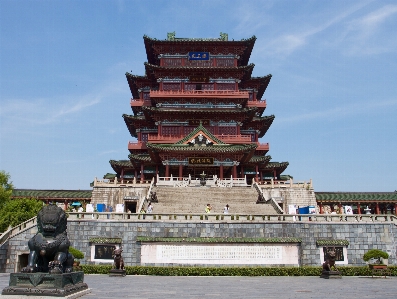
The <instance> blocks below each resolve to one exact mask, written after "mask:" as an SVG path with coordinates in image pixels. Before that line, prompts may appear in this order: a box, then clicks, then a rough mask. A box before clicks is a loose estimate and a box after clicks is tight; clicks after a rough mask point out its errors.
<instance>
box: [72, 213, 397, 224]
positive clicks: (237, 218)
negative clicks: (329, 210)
mask: <svg viewBox="0 0 397 299" xmlns="http://www.w3.org/2000/svg"><path fill="white" fill-rule="evenodd" d="M68 214H69V218H68V221H74V220H82V219H84V221H101V220H104V221H109V220H112V221H159V222H168V221H171V222H197V221H206V222H207V221H209V222H260V223H263V222H307V223H313V222H315V223H321V222H323V223H330V222H334V223H367V222H368V223H373V222H378V223H379V222H382V223H384V222H388V223H392V224H395V225H397V216H394V215H389V214H382V215H357V214H356V215H345V214H298V215H294V214H282V215H280V214H278V215H277V214H274V215H253V214H252V215H243V214H215V213H209V214H205V213H199V214H186V213H172V214H171V213H167V214H140V213H109V212H95V213H78V212H71V213H68Z"/></svg>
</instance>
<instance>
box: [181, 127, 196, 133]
mask: <svg viewBox="0 0 397 299" xmlns="http://www.w3.org/2000/svg"><path fill="white" fill-rule="evenodd" d="M193 130H194V127H183V134H184V135H188V134H190V133H191V132H192V131H193Z"/></svg>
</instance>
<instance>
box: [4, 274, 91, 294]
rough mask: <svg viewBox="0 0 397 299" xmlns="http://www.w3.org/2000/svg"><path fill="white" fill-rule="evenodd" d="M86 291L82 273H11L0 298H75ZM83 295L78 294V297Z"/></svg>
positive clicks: (86, 287)
mask: <svg viewBox="0 0 397 299" xmlns="http://www.w3.org/2000/svg"><path fill="white" fill-rule="evenodd" d="M87 290H88V286H87V284H86V283H84V272H82V271H79V272H72V273H63V274H49V273H40V272H38V273H11V274H10V282H9V286H8V287H5V288H4V289H3V291H2V293H1V294H2V296H1V298H2V299H3V298H5V297H4V295H7V297H8V296H11V298H16V297H15V295H19V296H21V295H25V296H35V297H44V298H49V297H57V298H59V297H63V298H77V297H76V296H72V295H74V294H75V295H77V294H78V293H80V292H84V291H87ZM85 293H87V292H84V294H85ZM84 294H82V293H80V294H79V296H82V295H84ZM70 296H72V297H70ZM18 298H19V297H18Z"/></svg>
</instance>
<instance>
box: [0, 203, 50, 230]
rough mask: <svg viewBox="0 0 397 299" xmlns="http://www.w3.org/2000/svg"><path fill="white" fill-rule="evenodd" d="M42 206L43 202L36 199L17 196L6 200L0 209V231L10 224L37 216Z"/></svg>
mask: <svg viewBox="0 0 397 299" xmlns="http://www.w3.org/2000/svg"><path fill="white" fill-rule="evenodd" d="M42 207H43V202H42V201H40V200H36V199H29V198H17V199H12V200H8V201H7V202H6V204H5V205H4V206H3V208H2V209H1V211H0V232H4V231H6V230H7V228H8V227H9V226H10V225H11V226H13V227H14V226H17V225H18V224H20V223H22V222H24V221H26V220H29V219H30V218H33V217H35V216H37V213H38V211H40V209H41V208H42Z"/></svg>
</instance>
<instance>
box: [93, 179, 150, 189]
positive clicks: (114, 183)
mask: <svg viewBox="0 0 397 299" xmlns="http://www.w3.org/2000/svg"><path fill="white" fill-rule="evenodd" d="M150 184H151V180H144V181H143V182H141V181H140V180H139V179H138V180H137V179H136V178H132V179H127V178H124V179H123V180H117V179H115V180H108V179H103V180H98V179H97V178H95V179H94V187H135V186H137V185H139V186H144V185H148V186H149V185H150Z"/></svg>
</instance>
